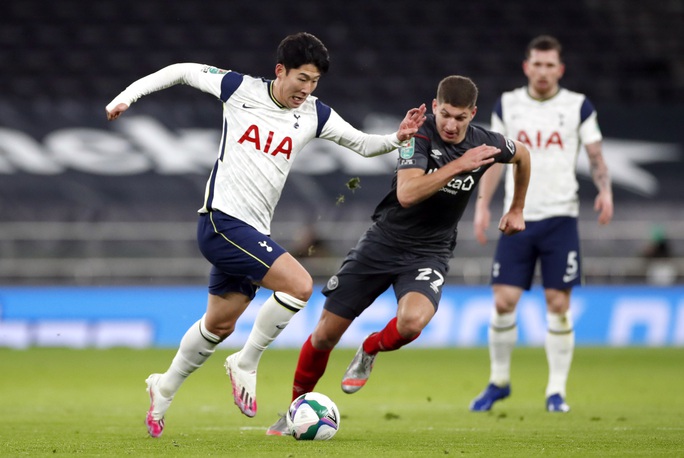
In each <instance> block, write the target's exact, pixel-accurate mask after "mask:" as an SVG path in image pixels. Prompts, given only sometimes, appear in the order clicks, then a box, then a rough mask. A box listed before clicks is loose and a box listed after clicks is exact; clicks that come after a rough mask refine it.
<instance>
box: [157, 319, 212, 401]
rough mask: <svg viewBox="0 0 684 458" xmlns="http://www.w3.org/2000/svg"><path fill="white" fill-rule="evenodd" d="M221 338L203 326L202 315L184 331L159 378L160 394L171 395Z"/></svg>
mask: <svg viewBox="0 0 684 458" xmlns="http://www.w3.org/2000/svg"><path fill="white" fill-rule="evenodd" d="M220 342H221V339H220V338H219V337H218V336H217V335H216V334H212V333H211V332H209V331H207V328H206V327H205V326H204V317H202V318H201V319H200V320H199V321H197V322H196V323H195V324H193V325H192V326H190V328H189V329H188V330H187V331H186V332H185V335H184V336H183V338H182V339H181V343H180V346H179V347H178V352H177V353H176V356H175V357H174V358H173V361H172V362H171V366H169V368H168V369H167V370H166V372H165V373H164V374H162V376H161V378H160V379H159V391H160V392H161V394H162V396H165V397H167V398H168V397H172V396H173V395H174V394H176V391H178V388H180V386H181V384H182V383H183V382H184V381H185V379H186V378H188V376H189V375H190V374H192V373H193V372H195V370H197V369H198V368H199V367H200V366H201V365H202V364H204V362H205V361H206V360H207V359H209V357H210V356H211V355H212V354H213V353H214V349H215V348H216V346H217V345H218V344H219V343H220Z"/></svg>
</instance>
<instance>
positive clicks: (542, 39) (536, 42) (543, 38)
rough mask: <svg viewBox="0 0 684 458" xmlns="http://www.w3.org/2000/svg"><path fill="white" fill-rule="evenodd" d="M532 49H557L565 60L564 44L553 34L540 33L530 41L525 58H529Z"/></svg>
mask: <svg viewBox="0 0 684 458" xmlns="http://www.w3.org/2000/svg"><path fill="white" fill-rule="evenodd" d="M532 50H536V51H557V52H558V57H559V58H560V60H561V62H562V61H563V46H561V44H560V41H558V40H557V39H556V38H555V37H552V36H551V35H540V36H538V37H537V38H534V39H533V40H532V41H530V44H528V45H527V49H526V50H525V58H526V59H529V58H530V54H531V53H532Z"/></svg>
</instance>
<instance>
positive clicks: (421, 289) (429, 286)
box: [322, 241, 449, 320]
mask: <svg viewBox="0 0 684 458" xmlns="http://www.w3.org/2000/svg"><path fill="white" fill-rule="evenodd" d="M362 246H363V241H361V242H360V243H359V245H357V247H356V249H355V250H359V249H360V250H361V252H363V248H362ZM383 250H384V251H385V252H386V253H385V254H386V256H382V255H381V253H380V252H382V251H383ZM357 252H358V251H357ZM373 252H374V256H375V257H376V259H378V261H371V262H368V263H367V262H361V261H358V260H357V259H353V258H352V257H347V259H345V261H344V263H343V264H342V267H341V268H340V270H339V271H338V272H337V274H335V275H333V276H332V277H331V278H330V279H329V280H328V282H327V284H326V285H325V287H324V288H323V291H322V293H323V295H325V296H326V297H327V299H326V301H325V305H324V306H323V308H325V309H326V310H328V311H329V312H332V313H334V314H335V315H338V316H341V317H343V318H347V319H349V320H353V319H355V318H356V317H358V316H359V315H361V313H362V312H363V311H364V310H366V309H367V308H368V307H369V306H370V305H371V304H372V303H373V302H374V301H375V299H377V298H378V296H380V295H381V294H382V293H384V292H385V291H386V290H387V289H388V288H389V287H390V286H392V287H393V289H394V295H395V297H396V299H397V302H398V301H399V299H401V298H402V297H403V296H404V295H406V294H407V293H409V292H418V293H421V294H423V295H424V296H426V297H427V298H428V299H430V301H431V302H432V305H433V306H434V307H435V311H436V310H437V307H438V306H439V301H440V299H441V298H442V286H443V285H444V279H445V277H446V273H447V271H448V270H449V265H448V263H446V262H443V261H441V260H440V259H438V258H429V257H416V258H415V260H413V261H410V262H408V263H407V261H406V253H403V256H402V257H403V259H402V260H401V261H400V262H396V261H395V260H397V256H396V253H394V252H393V250H392V249H391V248H389V247H383V246H382V245H375V246H374V247H373ZM379 254H380V256H378V255H379Z"/></svg>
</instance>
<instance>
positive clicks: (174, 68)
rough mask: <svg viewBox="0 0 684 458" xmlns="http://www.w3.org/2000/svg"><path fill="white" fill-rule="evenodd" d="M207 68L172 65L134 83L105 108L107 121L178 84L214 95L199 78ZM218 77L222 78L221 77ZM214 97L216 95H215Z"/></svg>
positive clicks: (199, 65) (185, 64)
mask: <svg viewBox="0 0 684 458" xmlns="http://www.w3.org/2000/svg"><path fill="white" fill-rule="evenodd" d="M205 67H206V66H205V65H202V64H193V63H183V64H172V65H169V66H167V67H164V68H162V69H161V70H158V71H156V72H155V73H152V74H150V75H147V76H144V77H142V78H140V79H139V80H137V81H134V82H133V83H132V84H131V85H130V86H128V87H127V88H126V89H125V90H124V91H123V92H121V93H120V94H119V95H117V96H116V97H115V98H114V100H112V101H111V102H109V104H108V105H107V107H106V108H105V110H106V112H107V119H108V120H110V121H112V120H114V119H116V118H118V117H119V116H121V114H123V112H124V111H126V110H127V109H128V107H130V106H131V105H132V104H133V103H134V102H135V101H137V100H138V99H139V98H140V97H142V96H145V95H148V94H151V93H153V92H156V91H160V90H162V89H166V88H168V87H171V86H175V85H176V84H188V85H190V86H193V87H196V88H197V89H200V90H203V91H205V92H210V93H214V92H212V87H211V85H203V84H202V81H201V79H200V77H199V76H198V75H200V74H202V75H204V74H205V73H204V72H203V71H202V69H204V68H205ZM217 77H218V78H221V76H220V75H219V76H217ZM214 89H215V88H214ZM214 95H216V94H215V93H214Z"/></svg>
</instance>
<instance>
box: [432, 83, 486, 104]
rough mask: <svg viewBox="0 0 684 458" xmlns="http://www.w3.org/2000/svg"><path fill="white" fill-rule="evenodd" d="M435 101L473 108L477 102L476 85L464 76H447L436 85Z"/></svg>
mask: <svg viewBox="0 0 684 458" xmlns="http://www.w3.org/2000/svg"><path fill="white" fill-rule="evenodd" d="M437 103H448V104H449V105H451V106H454V107H459V108H473V107H475V104H476V103H477V86H475V83H473V81H472V80H471V79H470V78H467V77H465V76H457V75H452V76H447V77H446V78H444V79H443V80H442V81H440V82H439V86H437Z"/></svg>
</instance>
